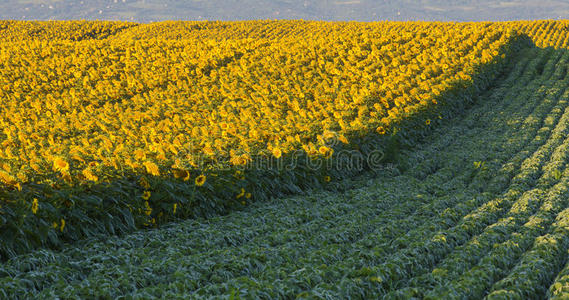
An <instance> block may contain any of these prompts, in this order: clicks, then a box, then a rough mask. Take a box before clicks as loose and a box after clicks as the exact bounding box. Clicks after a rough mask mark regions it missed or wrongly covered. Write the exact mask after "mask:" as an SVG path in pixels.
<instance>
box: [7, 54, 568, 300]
mask: <svg viewBox="0 0 569 300" xmlns="http://www.w3.org/2000/svg"><path fill="white" fill-rule="evenodd" d="M516 58H517V59H516V60H515V61H513V62H512V63H511V64H510V65H508V67H507V68H506V70H507V72H505V73H504V74H502V75H499V80H497V81H496V82H495V83H493V87H492V88H491V89H489V90H488V91H486V92H483V93H482V94H478V95H477V94H474V96H473V98H472V104H471V108H469V109H468V110H467V111H465V113H463V114H460V115H459V117H458V118H456V119H454V120H453V122H447V121H445V122H441V124H440V125H439V126H433V127H432V129H430V133H425V136H424V138H417V139H416V140H414V143H413V145H410V146H408V147H409V148H408V149H409V150H407V151H404V152H401V153H400V158H399V160H398V161H405V162H406V165H407V166H408V167H407V168H406V169H405V170H398V169H393V170H391V171H384V172H364V173H362V174H360V175H358V176H347V175H346V176H345V177H344V178H345V179H343V180H337V181H333V182H331V183H330V185H328V187H326V185H324V184H321V186H323V187H325V189H313V190H312V191H311V192H310V193H306V194H304V195H297V196H292V197H286V198H273V199H267V200H266V201H262V202H261V201H258V202H254V203H250V204H248V205H247V206H245V207H244V208H242V209H237V210H233V212H232V213H229V214H227V215H224V216H220V215H217V216H209V217H208V218H203V217H199V216H197V217H196V218H195V219H189V220H186V221H181V222H179V223H174V224H170V225H166V226H163V227H161V228H158V229H149V230H140V231H137V232H134V233H130V234H127V235H124V236H122V237H117V236H114V237H107V238H100V239H99V238H91V239H89V240H84V241H81V242H77V243H75V244H73V245H68V246H66V247H64V248H63V250H61V251H53V250H47V249H42V250H36V251H33V252H30V253H28V254H25V255H21V256H18V257H14V258H12V259H10V260H8V261H6V262H4V263H3V264H2V265H0V297H4V298H18V297H20V298H31V297H35V298H38V297H39V298H56V297H59V298H117V297H121V296H124V297H127V298H210V297H214V298H229V299H240V298H242V299H249V298H260V299H275V298H287V299H290V298H302V299H307V298H310V299H311V298H327V299H347V298H355V299H362V298H363V299H379V298H385V299H408V298H419V299H421V298H422V299H446V298H461V299H481V298H484V297H487V298H488V299H497V298H500V299H501V298H514V299H545V298H546V297H548V296H550V297H557V298H558V299H563V298H566V297H567V292H568V291H569V289H568V288H567V286H568V282H569V280H568V274H569V271H568V270H569V264H568V262H567V255H566V254H567V251H568V250H569V231H568V230H569V210H568V209H567V207H569V168H567V167H568V164H569V138H567V136H568V135H569V106H568V102H567V100H568V99H569V90H567V88H566V87H567V82H569V81H568V78H567V76H568V75H567V74H564V75H563V77H557V75H558V74H560V73H559V70H560V69H562V68H565V66H566V63H567V61H568V59H569V52H568V51H565V50H555V51H551V50H541V49H537V48H529V49H524V50H522V51H521V52H520V54H519V56H517V57H516ZM544 58H547V59H544ZM541 61H545V65H543V66H539V65H540V64H541V63H540V62H541ZM538 68H542V69H543V72H541V75H537V74H538V73H537V72H536V70H537V69H538ZM556 74H557V75H556ZM465 109H466V108H465ZM546 120H547V123H548V124H552V126H544V124H546ZM364 146H365V144H362V147H361V148H364V149H365V147H364ZM259 176H263V177H255V180H256V181H261V182H262V184H268V186H271V188H277V187H278V184H282V182H284V181H280V182H279V183H278V184H274V185H270V183H271V182H273V181H272V180H274V178H288V179H287V180H293V179H292V178H294V176H292V175H290V177H286V176H287V173H280V174H276V173H265V174H263V175H259ZM283 176H284V177H283ZM307 179H308V178H305V180H307ZM281 180H283V179H281ZM213 181H214V180H212V182H210V183H209V184H211V185H212V186H211V189H210V188H208V187H206V186H205V185H204V187H201V188H203V189H205V190H207V191H211V190H214V189H215V184H216V183H214V182H213ZM152 184H159V182H156V183H152ZM286 184H288V183H286ZM315 184H316V182H312V181H310V182H309V183H307V185H310V186H314V185H315ZM287 189H290V190H292V188H287ZM154 194H156V195H158V194H159V192H156V193H153V195H154ZM283 194H284V192H283ZM92 202H93V203H99V201H96V200H95V199H93V200H92ZM241 207H243V206H241ZM207 210H208V208H204V211H207Z"/></svg>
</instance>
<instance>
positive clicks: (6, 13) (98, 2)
mask: <svg viewBox="0 0 569 300" xmlns="http://www.w3.org/2000/svg"><path fill="white" fill-rule="evenodd" d="M567 18H569V3H568V2H567V1H561V0H543V1H537V0H512V1H490V0H419V1H411V0H398V1H396V0H379V1H377V0H312V1H309V0H208V1H205V0H188V1H174V0H164V1H159V0H106V1H105V0H89V1H88V0H84V1H76V0H43V1H42V0H8V1H2V3H0V19H16V20H32V19H38V20H50V19H54V20H66V19H89V20H95V19H99V20H131V21H138V22H150V21H163V20H204V19H207V20H243V19H311V20H358V21H376V20H441V21H480V20H519V19H567Z"/></svg>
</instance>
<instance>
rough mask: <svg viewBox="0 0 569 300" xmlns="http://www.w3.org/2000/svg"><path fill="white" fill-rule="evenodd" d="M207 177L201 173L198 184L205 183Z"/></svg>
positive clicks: (197, 180)
mask: <svg viewBox="0 0 569 300" xmlns="http://www.w3.org/2000/svg"><path fill="white" fill-rule="evenodd" d="M205 179H206V177H205V175H200V176H198V177H196V185H197V186H202V185H204V183H205Z"/></svg>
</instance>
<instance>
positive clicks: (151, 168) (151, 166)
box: [144, 161, 160, 176]
mask: <svg viewBox="0 0 569 300" xmlns="http://www.w3.org/2000/svg"><path fill="white" fill-rule="evenodd" d="M144 167H146V172H148V174H151V175H154V176H160V170H159V169H158V166H157V165H156V164H155V163H153V162H151V161H147V162H145V163H144Z"/></svg>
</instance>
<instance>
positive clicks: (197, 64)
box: [0, 21, 564, 257]
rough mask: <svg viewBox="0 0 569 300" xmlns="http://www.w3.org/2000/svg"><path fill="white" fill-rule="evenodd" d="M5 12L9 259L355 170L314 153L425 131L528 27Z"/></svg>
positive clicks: (459, 102)
mask: <svg viewBox="0 0 569 300" xmlns="http://www.w3.org/2000/svg"><path fill="white" fill-rule="evenodd" d="M520 25H527V26H528V28H531V29H534V31H535V32H536V33H537V34H539V33H540V31H539V28H541V26H542V25H544V24H542V23H535V24H531V23H528V24H520ZM545 25H547V26H549V25H550V24H549V23H545ZM551 25H552V26H559V25H563V23H559V24H557V23H552V24H551ZM0 26H1V27H0V28H1V29H0V30H1V31H2V33H3V34H2V40H3V42H2V43H0V47H1V48H0V49H1V52H0V57H1V59H2V64H1V65H0V69H1V70H2V72H0V86H1V88H0V97H2V98H3V101H2V110H1V111H0V124H1V125H2V134H0V143H1V145H2V149H1V151H0V167H1V169H0V184H2V185H3V186H4V189H2V191H0V201H1V202H0V203H1V205H2V207H1V208H0V211H1V212H2V215H0V236H2V237H3V240H4V241H5V242H4V243H3V244H2V245H0V255H1V256H3V257H9V256H12V255H14V254H15V253H19V252H22V251H26V250H27V249H31V248H34V247H36V246H38V245H41V246H58V245H59V244H60V241H61V239H62V238H63V239H67V240H77V239H80V238H83V237H86V236H92V235H94V234H98V233H102V232H106V233H121V232H127V231H130V230H132V229H133V228H140V227H143V226H154V225H157V224H161V223H164V222H165V221H168V220H172V219H173V218H175V217H179V218H187V217H193V216H203V215H210V214H215V213H219V212H224V211H226V210H227V208H231V207H234V206H242V205H246V204H247V203H250V202H251V201H255V200H263V199H267V198H269V197H272V196H278V195H280V194H283V193H293V192H298V191H299V190H302V189H304V188H314V187H318V186H321V185H326V184H327V183H328V182H330V181H332V180H337V179H341V178H344V177H348V176H351V175H352V174H354V173H357V172H358V171H359V170H355V168H349V167H345V168H324V167H316V168H314V167H313V166H315V165H317V164H316V163H314V162H313V161H319V160H320V161H324V160H336V161H338V160H339V161H349V160H351V157H349V156H350V155H339V153H342V154H346V153H352V152H353V151H356V152H357V154H359V155H362V156H363V157H365V158H369V157H370V155H371V154H373V153H372V152H373V151H377V150H383V148H382V146H381V145H387V144H389V143H391V141H392V140H393V138H392V137H393V136H394V134H395V133H396V132H404V133H405V134H408V133H411V132H413V133H420V132H424V131H425V130H428V128H430V127H431V126H434V125H435V124H437V123H438V122H440V121H441V120H444V119H447V118H448V117H450V116H451V115H453V112H455V111H460V110H462V108H463V107H465V106H466V105H468V103H469V101H470V100H469V98H471V95H472V94H473V93H474V92H475V91H476V90H479V89H484V88H485V87H486V86H488V84H489V83H490V82H492V80H493V79H494V78H495V77H496V76H497V75H498V74H499V72H500V71H501V70H502V69H503V67H504V65H506V64H507V61H508V59H509V57H510V56H511V54H512V53H513V52H515V51H516V50H517V48H519V47H521V44H522V43H523V42H522V41H523V40H524V39H523V38H522V36H521V35H520V34H519V33H517V32H516V31H515V29H514V28H510V27H512V26H510V25H509V24H491V23H468V24H450V23H425V22H412V23H389V22H387V23H374V24H367V23H323V22H302V21H291V22H269V21H255V22H237V23H225V22H188V23H184V22H170V23H163V24H149V25H144V26H142V25H141V26H136V24H130V23H120V22H114V23H108V22H48V23H43V22H11V21H5V22H2V23H1V24H0ZM550 31H551V30H550V29H549V28H547V30H546V31H545V32H546V33H547V35H546V37H549V36H550V34H549V32H550ZM559 40H561V41H564V40H563V39H561V38H560V39H559ZM526 42H527V40H526ZM402 121H406V122H402ZM404 128H408V129H409V130H403V129H404ZM407 143H409V141H407ZM344 150H349V151H352V152H346V151H344ZM334 153H336V155H335V154H334ZM366 161H369V160H366ZM260 164H265V165H267V164H271V165H270V166H266V167H256V166H258V165H260ZM293 164H294V165H295V166H294V167H292V168H280V167H278V165H286V166H289V165H293ZM251 166H253V167H251Z"/></svg>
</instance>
